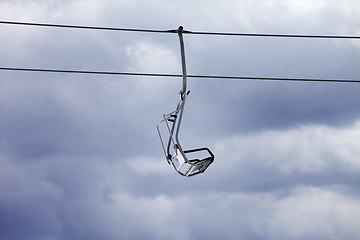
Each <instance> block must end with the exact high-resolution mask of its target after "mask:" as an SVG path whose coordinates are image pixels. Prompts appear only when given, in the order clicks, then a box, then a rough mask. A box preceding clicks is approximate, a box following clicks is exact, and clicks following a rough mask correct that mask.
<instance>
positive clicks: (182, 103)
mask: <svg viewBox="0 0 360 240" xmlns="http://www.w3.org/2000/svg"><path fill="white" fill-rule="evenodd" d="M183 30H184V29H183V27H182V26H180V27H179V29H178V30H177V33H178V35H179V40H180V51H181V65H182V73H183V87H182V90H181V91H180V103H179V111H180V113H179V119H178V121H179V122H178V127H177V129H176V134H175V139H176V142H178V143H179V138H178V135H179V130H180V124H181V119H182V114H183V111H184V106H185V100H186V95H187V93H186V85H187V74H186V63H185V47H184V39H183ZM179 145H180V144H179ZM180 150H181V151H182V149H181V147H180Z"/></svg>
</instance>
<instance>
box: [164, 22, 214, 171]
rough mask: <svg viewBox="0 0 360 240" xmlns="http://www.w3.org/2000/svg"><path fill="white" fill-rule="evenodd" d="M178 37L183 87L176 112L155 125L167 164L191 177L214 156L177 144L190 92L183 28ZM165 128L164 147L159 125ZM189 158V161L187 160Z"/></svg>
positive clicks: (201, 149)
mask: <svg viewBox="0 0 360 240" xmlns="http://www.w3.org/2000/svg"><path fill="white" fill-rule="evenodd" d="M175 32H177V33H178V35H179V40H180V50H181V63H182V73H183V74H182V75H183V86H182V90H181V91H180V100H179V103H178V105H177V107H176V110H175V111H173V112H171V113H169V114H166V115H165V114H164V115H163V117H162V118H161V119H160V121H159V124H158V125H157V131H158V133H159V137H160V141H161V144H162V148H163V150H164V154H165V156H166V159H167V162H168V163H169V164H172V165H173V166H174V168H175V170H176V171H177V172H178V173H179V174H180V175H182V176H186V177H191V176H194V175H197V174H199V173H203V172H204V171H205V170H206V169H207V168H208V167H209V165H210V164H211V163H212V162H213V161H214V154H213V153H212V152H211V151H210V149H209V148H206V147H204V148H197V149H190V150H183V149H182V147H181V145H180V142H179V138H178V137H179V130H180V125H181V119H182V115H183V111H184V106H185V100H186V96H187V95H188V94H189V93H190V91H188V92H187V91H186V84H187V75H186V64H185V50H184V40H183V27H182V26H180V27H179V29H177V30H175ZM164 124H165V126H166V132H168V133H169V135H168V139H167V145H166V146H165V145H164V141H163V138H162V136H161V132H160V128H159V126H160V125H164ZM189 158H191V159H189Z"/></svg>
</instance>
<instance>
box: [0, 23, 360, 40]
mask: <svg viewBox="0 0 360 240" xmlns="http://www.w3.org/2000/svg"><path fill="white" fill-rule="evenodd" d="M0 24H11V25H24V26H38V27H56V28H75V29H90V30H105V31H128V32H148V33H176V30H154V29H136V28H114V27H97V26H83V25H65V24H49V23H34V22H15V21H0ZM183 33H184V34H197V35H217V36H239V37H275V38H322V39H331V38H332V39H360V36H350V35H305V34H270V33H269V34H268V33H227V32H204V31H184V32H183Z"/></svg>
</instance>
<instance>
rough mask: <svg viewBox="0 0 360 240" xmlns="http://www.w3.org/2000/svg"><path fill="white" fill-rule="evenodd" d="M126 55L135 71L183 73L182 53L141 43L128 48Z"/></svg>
mask: <svg viewBox="0 0 360 240" xmlns="http://www.w3.org/2000/svg"><path fill="white" fill-rule="evenodd" d="M174 37H176V36H174ZM126 54H127V55H128V57H129V59H130V61H131V62H132V63H133V67H132V68H133V69H137V70H140V71H144V72H150V73H171V72H175V73H176V72H181V66H180V63H179V60H180V51H179V53H174V52H173V51H172V50H171V49H167V48H165V47H162V46H158V45H155V44H152V43H149V42H145V41H139V42H136V43H135V44H133V45H130V46H128V47H126Z"/></svg>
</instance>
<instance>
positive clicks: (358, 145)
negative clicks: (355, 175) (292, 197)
mask: <svg viewBox="0 0 360 240" xmlns="http://www.w3.org/2000/svg"><path fill="white" fill-rule="evenodd" d="M359 123H360V122H359V121H358V122H356V123H355V124H353V125H351V126H348V127H346V128H343V129H339V128H331V127H328V126H320V125H313V126H303V127H299V128H296V129H290V130H283V131H281V130H276V131H275V130H272V131H264V132H260V133H256V134H252V135H248V136H241V135H240V136H237V137H233V138H230V139H225V140H222V141H220V142H219V143H218V144H217V146H216V152H217V153H218V157H217V158H220V159H221V158H224V159H227V161H230V162H231V163H233V164H235V165H236V166H237V167H239V168H240V166H239V165H243V164H245V163H247V162H252V163H256V164H258V165H260V166H263V167H265V168H272V169H277V170H278V171H280V172H282V173H283V174H291V173H293V172H294V171H300V172H304V173H317V172H321V171H323V170H326V169H327V168H329V167H332V166H333V165H334V164H336V165H338V166H337V167H339V166H340V168H342V169H343V170H346V171H349V172H354V171H355V172H359V171H360V161H359V159H360V141H358V139H360V126H359ZM228 166H230V165H228ZM228 170H230V169H228Z"/></svg>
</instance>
